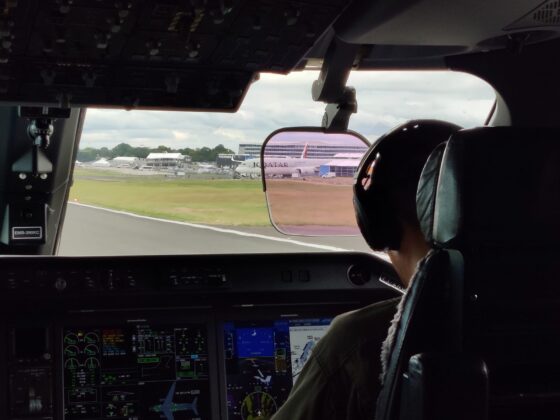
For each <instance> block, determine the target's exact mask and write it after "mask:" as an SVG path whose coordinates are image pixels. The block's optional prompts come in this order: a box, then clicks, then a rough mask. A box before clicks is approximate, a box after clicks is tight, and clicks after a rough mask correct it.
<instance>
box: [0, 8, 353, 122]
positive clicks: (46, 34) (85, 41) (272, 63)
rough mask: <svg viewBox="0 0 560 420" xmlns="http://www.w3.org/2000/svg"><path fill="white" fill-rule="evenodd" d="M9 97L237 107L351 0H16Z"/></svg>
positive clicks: (4, 64) (6, 84) (1, 49)
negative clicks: (262, 75) (259, 78)
mask: <svg viewBox="0 0 560 420" xmlns="http://www.w3.org/2000/svg"><path fill="white" fill-rule="evenodd" d="M2 5H3V6H2V7H3V8H2V9H0V101H2V102H9V103H36V104H37V103H39V104H44V105H56V106H62V107H65V106H84V105H93V106H96V105H97V106H118V107H126V108H182V109H213V110H223V111H234V110H236V109H237V107H238V106H239V104H240V101H241V100H242V98H243V96H244V94H245V92H246V90H247V87H248V86H249V84H250V83H251V82H252V81H253V80H254V77H255V75H256V74H257V73H258V72H261V71H267V72H278V73H288V72H289V71H291V70H292V69H294V67H296V66H297V65H298V63H299V62H300V60H301V59H302V57H303V56H304V55H305V53H306V52H307V51H308V50H309V49H310V48H311V47H312V46H313V45H314V43H315V42H316V41H317V39H318V38H319V37H320V36H321V35H322V34H323V33H324V32H325V31H326V30H327V29H328V28H329V27H330V26H331V25H332V23H333V22H334V20H335V19H336V18H337V17H338V16H339V15H340V13H341V12H342V11H343V9H344V8H345V7H346V6H347V2H346V1H344V0H307V1H283V0H191V1H187V0H185V1H174V0H167V1H165V0H148V1H145V0H95V1H92V0H11V1H6V2H2Z"/></svg>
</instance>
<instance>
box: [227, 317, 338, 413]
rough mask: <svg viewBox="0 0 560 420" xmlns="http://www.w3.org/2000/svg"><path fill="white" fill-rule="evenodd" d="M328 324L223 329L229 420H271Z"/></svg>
mask: <svg viewBox="0 0 560 420" xmlns="http://www.w3.org/2000/svg"><path fill="white" fill-rule="evenodd" d="M330 322H331V319H330V318H315V319H297V320H295V319H290V320H272V321H259V322H247V321H236V322H226V323H225V324H224V346H225V348H224V351H225V364H226V386H227V408H228V419H229V420H234V419H235V420H237V419H241V420H249V419H262V420H265V419H268V418H270V417H271V416H272V415H273V414H274V413H275V412H276V411H277V410H278V407H280V406H281V405H282V404H283V403H284V402H285V401H286V399H287V397H288V394H289V393H290V390H291V389H292V386H293V384H294V383H295V381H296V380H297V377H298V375H299V374H300V372H301V370H302V368H303V366H304V364H305V362H306V361H307V360H308V359H309V356H310V355H311V352H312V351H313V348H314V347H315V345H316V344H317V342H318V341H319V339H320V338H321V337H323V336H324V335H325V333H326V331H327V329H328V327H329V324H330Z"/></svg>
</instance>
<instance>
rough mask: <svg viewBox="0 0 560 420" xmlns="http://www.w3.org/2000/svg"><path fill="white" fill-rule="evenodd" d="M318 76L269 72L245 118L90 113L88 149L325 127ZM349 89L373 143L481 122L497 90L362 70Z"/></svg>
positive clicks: (443, 78) (229, 141)
mask: <svg viewBox="0 0 560 420" xmlns="http://www.w3.org/2000/svg"><path fill="white" fill-rule="evenodd" d="M317 76H318V72H295V73H292V74H290V75H288V76H282V75H273V74H263V75H261V78H260V80H259V81H258V82H256V83H254V84H253V85H252V86H251V88H250V90H249V92H248V93H247V96H246V98H245V101H244V103H243V104H242V106H241V108H240V110H239V111H238V112H237V113H210V112H179V111H173V112H169V111H124V110H101V109H89V110H88V113H87V117H86V123H85V127H84V132H83V135H82V140H81V147H103V146H106V147H113V146H115V145H117V144H119V143H123V142H125V143H129V144H132V145H135V146H149V147H157V146H159V145H166V146H170V147H173V148H184V147H190V148H196V147H203V146H209V147H214V146H216V145H218V144H223V145H224V146H226V147H229V148H230V149H233V150H237V147H238V144H239V143H240V142H241V143H247V142H251V143H253V142H254V143H261V142H262V141H263V140H264V139H265V138H266V136H267V135H268V134H269V133H270V132H272V131H274V130H276V129H278V128H281V127H286V126H306V125H311V126H318V125H320V124H321V119H322V116H323V112H324V109H325V104H323V103H317V102H314V101H313V100H312V99H311V84H312V83H313V81H314V80H315V79H316V78H317ZM348 85H351V86H354V87H355V88H356V90H357V100H358V113H357V114H355V115H353V116H352V118H351V120H350V128H351V129H353V130H356V131H359V132H361V133H363V134H364V135H366V137H368V138H370V140H373V139H375V138H377V137H378V136H379V135H381V134H383V133H384V132H386V131H387V130H389V129H390V128H392V127H394V126H395V125H397V124H399V123H401V122H404V121H406V120H409V119H415V118H437V119H442V120H447V121H451V122H454V123H457V124H459V125H462V126H464V127H472V126H476V125H480V124H482V123H483V121H484V119H485V118H486V116H487V114H488V112H489V110H490V107H491V105H492V102H493V100H494V96H495V95H494V91H493V89H492V88H491V87H490V86H489V85H488V84H486V83H485V82H483V81H482V80H480V79H477V78H476V77H474V76H471V75H467V74H462V73H457V72H451V71H448V72H443V71H432V72H427V71H408V72H403V71H398V72H396V71H393V72H391V71H376V72H354V73H352V74H351V75H350V78H349V80H348Z"/></svg>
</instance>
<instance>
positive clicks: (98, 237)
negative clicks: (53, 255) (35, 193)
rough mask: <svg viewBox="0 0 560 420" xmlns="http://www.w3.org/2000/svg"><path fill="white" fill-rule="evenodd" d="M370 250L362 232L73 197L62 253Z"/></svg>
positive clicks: (72, 254) (62, 241) (63, 232)
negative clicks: (205, 217)
mask: <svg viewBox="0 0 560 420" xmlns="http://www.w3.org/2000/svg"><path fill="white" fill-rule="evenodd" d="M334 251H364V252H370V251H369V248H368V246H367V244H366V243H365V241H364V240H363V239H362V238H361V237H338V238H336V237H335V238H332V237H331V238H317V237H312V238H310V237H295V236H285V235H282V234H280V233H278V232H276V230H275V229H274V228H273V227H262V228H244V227H218V226H208V225H201V224H193V223H183V222H174V221H166V220H162V219H155V218H150V217H144V216H138V215H133V214H130V213H124V212H118V211H114V210H107V209H100V208H96V207H91V206H85V205H81V204H76V203H69V205H68V210H67V214H66V219H65V222H64V227H63V230H62V237H61V242H60V247H59V251H58V254H59V255H65V256H75V255H92V256H101V255H154V254H157V255H162V254H209V253H214V254H222V253H267V252H268V253H275V252H334Z"/></svg>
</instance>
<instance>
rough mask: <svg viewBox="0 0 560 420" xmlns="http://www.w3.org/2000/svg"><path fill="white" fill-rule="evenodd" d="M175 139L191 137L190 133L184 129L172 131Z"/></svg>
mask: <svg viewBox="0 0 560 420" xmlns="http://www.w3.org/2000/svg"><path fill="white" fill-rule="evenodd" d="M172 133H173V138H174V139H175V140H186V139H188V138H189V137H190V135H189V133H186V132H184V131H172Z"/></svg>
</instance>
